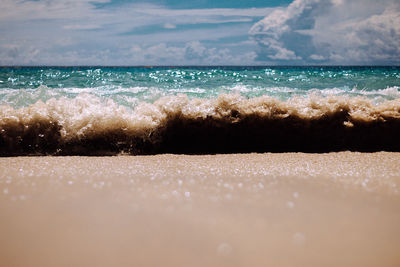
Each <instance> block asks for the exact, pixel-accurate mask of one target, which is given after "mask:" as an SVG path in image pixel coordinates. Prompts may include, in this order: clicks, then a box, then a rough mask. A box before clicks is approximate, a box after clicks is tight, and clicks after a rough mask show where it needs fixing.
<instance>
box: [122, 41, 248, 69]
mask: <svg viewBox="0 0 400 267" xmlns="http://www.w3.org/2000/svg"><path fill="white" fill-rule="evenodd" d="M255 57H256V54H255V53H254V52H251V51H250V52H247V53H243V54H242V55H237V56H233V52H232V51H231V50H230V49H227V48H224V49H217V48H213V47H212V48H209V47H206V46H204V45H203V44H202V43H200V42H198V41H193V42H188V43H186V44H185V45H184V46H182V47H177V46H168V45H167V44H165V43H161V44H157V45H153V46H148V47H146V46H140V45H133V46H132V47H131V49H130V51H129V58H130V61H129V62H127V64H128V65H129V64H130V65H163V64H168V65H194V64H196V65H240V64H243V62H251V63H254V59H255Z"/></svg>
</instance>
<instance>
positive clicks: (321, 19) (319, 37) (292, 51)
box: [249, 0, 400, 64]
mask: <svg viewBox="0 0 400 267" xmlns="http://www.w3.org/2000/svg"><path fill="white" fill-rule="evenodd" d="M249 33H250V35H251V36H252V37H253V38H254V40H255V41H257V43H258V45H259V51H258V59H259V60H276V61H278V62H294V63H296V62H297V63H321V62H322V63H326V64H328V63H330V64H396V63H397V64H398V63H400V46H399V43H400V2H398V1H395V0H383V1H379V3H378V2H377V1H374V0H295V1H294V2H293V3H292V4H290V5H289V6H288V7H287V8H283V9H282V8H280V9H277V10H275V11H274V12H272V13H271V14H269V15H268V16H266V17H265V18H264V19H263V20H261V21H259V22H258V23H256V24H255V25H254V26H253V27H252V28H251V30H250V32H249Z"/></svg>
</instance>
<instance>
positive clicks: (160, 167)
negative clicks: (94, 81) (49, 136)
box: [0, 152, 400, 266]
mask: <svg viewBox="0 0 400 267" xmlns="http://www.w3.org/2000/svg"><path fill="white" fill-rule="evenodd" d="M0 214H1V219H0V265H1V266H400V153H386V152H379V153H354V152H340V153H327V154H304V153H277V154H270V153H266V154H230V155H205V156H188V155H158V156H116V157H10V158H0Z"/></svg>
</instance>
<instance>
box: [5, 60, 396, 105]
mask: <svg viewBox="0 0 400 267" xmlns="http://www.w3.org/2000/svg"><path fill="white" fill-rule="evenodd" d="M399 86H400V68H399V67H272V68H271V67H149V68H144V67H124V68H122V67H121V68H117V67H65V68H63V67H35V68H23V67H21V68H1V69H0V103H2V104H10V105H12V106H14V107H21V106H27V105H29V104H33V103H35V102H37V101H38V100H42V101H46V100H48V99H50V98H53V97H55V98H59V97H62V96H65V97H69V98H74V97H76V96H77V95H78V94H80V93H89V94H93V95H95V96H98V97H102V98H107V99H112V100H113V101H115V102H116V103H118V104H121V105H124V106H127V107H134V106H136V105H137V103H138V102H140V101H146V102H154V101H155V100H157V99H159V98H160V97H163V96H167V95H176V94H179V93H182V94H186V95H187V96H189V97H190V98H193V97H197V98H210V97H215V96H218V95H219V94H221V93H239V94H241V95H243V96H246V97H250V98H251V97H258V96H262V95H268V96H272V97H274V98H277V99H279V100H287V99H289V98H291V97H293V96H298V95H303V96H304V95H305V96H306V95H309V94H319V95H349V96H360V95H363V96H367V97H369V98H374V99H376V100H377V101H380V100H382V99H395V98H398V97H399V96H400V93H399Z"/></svg>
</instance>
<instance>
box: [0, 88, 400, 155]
mask: <svg viewBox="0 0 400 267" xmlns="http://www.w3.org/2000/svg"><path fill="white" fill-rule="evenodd" d="M396 91H397V89H396ZM390 93H393V92H390ZM399 136H400V99H399V98H395V99H392V100H382V101H380V102H378V103H377V102H376V101H374V100H373V99H371V98H367V97H365V96H341V95H321V94H310V95H307V96H295V97H291V98H290V99H288V100H279V99H277V98H274V97H271V96H260V97H253V98H247V97H245V96H242V95H239V94H234V93H231V94H220V95H219V96H218V97H215V98H189V97H188V96H187V95H184V94H178V95H174V96H165V97H161V98H160V99H158V100H157V101H155V102H153V103H146V102H139V103H138V104H137V105H136V107H135V108H134V109H131V108H129V107H126V106H123V105H120V104H118V103H116V102H115V101H113V100H111V99H108V100H107V99H106V100H104V99H103V98H101V97H98V96H94V95H92V94H87V93H83V94H79V95H77V96H76V97H74V98H67V97H61V98H58V99H57V98H51V99H49V100H47V101H46V102H43V101H41V100H39V101H37V102H36V103H34V104H31V105H29V106H26V107H12V106H10V105H1V106H0V155H2V156H13V155H116V154H120V153H127V154H134V155H138V154H156V153H188V154H203V153H241V152H289V151H303V152H327V151H340V150H354V151H379V150H387V151H400V139H399Z"/></svg>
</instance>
